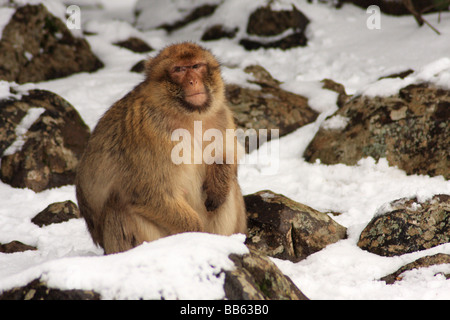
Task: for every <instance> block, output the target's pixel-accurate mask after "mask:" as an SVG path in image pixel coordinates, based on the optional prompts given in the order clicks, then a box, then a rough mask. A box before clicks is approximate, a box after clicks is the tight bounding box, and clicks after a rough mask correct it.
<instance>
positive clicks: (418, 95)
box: [304, 84, 450, 179]
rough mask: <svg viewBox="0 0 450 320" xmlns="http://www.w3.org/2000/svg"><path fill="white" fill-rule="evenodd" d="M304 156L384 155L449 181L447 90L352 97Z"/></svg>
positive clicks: (353, 158) (416, 88) (409, 169)
mask: <svg viewBox="0 0 450 320" xmlns="http://www.w3.org/2000/svg"><path fill="white" fill-rule="evenodd" d="M304 157H305V159H306V160H307V161H309V162H315V161H316V160H317V159H319V160H320V161H321V162H322V163H324V164H337V163H344V164H347V165H355V164H356V163H357V162H358V161H359V160H360V159H361V158H365V157H372V158H374V159H375V160H378V159H380V158H386V159H387V161H388V162H389V164H390V165H391V166H397V167H398V168H400V169H403V170H405V171H406V173H407V174H424V175H430V176H438V175H442V176H444V177H445V178H446V179H448V178H449V177H450V166H449V163H450V90H444V89H440V88H435V87H433V86H431V85H428V84H419V85H410V86H408V87H406V88H403V89H401V90H400V91H399V93H398V94H396V95H393V96H390V97H367V96H359V97H355V98H353V99H351V100H350V101H349V102H347V103H345V104H344V105H343V106H342V107H341V108H340V109H339V110H338V111H337V112H336V113H335V114H334V115H333V116H332V117H330V119H328V120H326V121H325V123H324V125H323V126H322V127H321V128H320V130H319V131H318V133H317V134H316V136H315V137H314V139H313V140H312V141H311V143H310V145H309V146H308V147H307V149H306V150H305V153H304Z"/></svg>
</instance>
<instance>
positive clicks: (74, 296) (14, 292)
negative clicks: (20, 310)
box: [0, 279, 100, 300]
mask: <svg viewBox="0 0 450 320" xmlns="http://www.w3.org/2000/svg"><path fill="white" fill-rule="evenodd" d="M0 300H100V295H99V294H98V293H95V292H93V291H88V290H60V289H54V288H49V287H48V286H47V284H46V283H45V282H41V281H40V280H39V279H36V280H33V281H31V282H30V283H29V284H27V285H26V286H23V287H19V288H14V289H11V290H7V291H5V292H3V293H0Z"/></svg>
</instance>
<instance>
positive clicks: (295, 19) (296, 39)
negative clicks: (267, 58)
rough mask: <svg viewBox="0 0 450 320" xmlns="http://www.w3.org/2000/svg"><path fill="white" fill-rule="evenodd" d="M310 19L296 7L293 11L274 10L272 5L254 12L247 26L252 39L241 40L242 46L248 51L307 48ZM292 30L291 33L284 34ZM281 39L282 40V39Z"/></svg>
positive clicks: (293, 7)
mask: <svg viewBox="0 0 450 320" xmlns="http://www.w3.org/2000/svg"><path fill="white" fill-rule="evenodd" d="M308 23H309V19H308V18H307V17H306V16H305V15H304V14H303V13H302V12H301V11H299V10H298V9H297V8H296V7H295V6H294V5H292V10H273V9H272V8H271V5H270V4H268V5H267V6H265V7H261V8H258V9H256V11H254V12H253V13H252V14H251V15H250V17H249V19H248V24H247V33H248V34H249V35H250V36H252V37H250V38H244V39H241V41H240V44H241V45H242V46H243V47H244V48H245V49H247V50H255V49H259V48H280V49H282V50H286V49H290V48H294V47H299V46H306V44H307V41H308V40H307V38H306V35H305V31H306V27H307V25H308ZM288 30H291V32H290V33H288V34H284V33H285V32H286V31H288ZM280 37H281V38H280Z"/></svg>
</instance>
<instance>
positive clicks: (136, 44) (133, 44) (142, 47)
mask: <svg viewBox="0 0 450 320" xmlns="http://www.w3.org/2000/svg"><path fill="white" fill-rule="evenodd" d="M114 44H115V45H116V46H119V47H122V48H125V49H128V50H131V51H133V52H137V53H146V52H150V51H153V48H152V47H150V46H149V45H148V43H147V42H145V41H144V40H142V39H139V38H136V37H130V38H128V39H126V40H123V41H119V42H116V43H114Z"/></svg>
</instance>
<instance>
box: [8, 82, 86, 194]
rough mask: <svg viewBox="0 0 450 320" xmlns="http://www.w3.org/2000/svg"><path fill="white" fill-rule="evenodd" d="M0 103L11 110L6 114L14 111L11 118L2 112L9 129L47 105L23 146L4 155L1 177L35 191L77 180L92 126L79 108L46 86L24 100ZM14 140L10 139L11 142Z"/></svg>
mask: <svg viewBox="0 0 450 320" xmlns="http://www.w3.org/2000/svg"><path fill="white" fill-rule="evenodd" d="M0 105H1V106H2V109H5V110H8V112H7V114H6V116H7V115H8V114H11V115H14V117H13V118H14V119H13V120H10V119H5V118H3V117H4V114H2V113H0V116H1V117H2V119H1V120H0V122H3V123H8V128H9V129H8V132H11V130H12V128H13V127H14V126H15V125H17V123H18V122H19V121H20V120H21V118H23V117H24V116H25V114H26V112H28V110H30V109H31V108H43V109H45V111H44V112H43V113H42V114H41V115H40V117H39V118H38V119H37V120H36V121H35V122H34V123H33V124H32V126H31V127H30V128H29V129H28V132H26V134H25V135H24V137H23V139H24V140H25V143H24V144H23V146H22V147H21V149H20V150H18V151H16V152H15V153H13V154H10V155H6V156H3V158H2V161H1V171H0V178H1V180H2V181H3V182H5V183H8V184H10V185H11V186H13V187H16V188H30V189H32V190H34V191H35V192H40V191H43V190H45V189H49V188H53V187H60V186H63V185H68V184H73V182H74V178H75V173H76V167H77V164H78V161H79V159H80V158H81V155H82V153H83V151H84V148H85V146H86V144H87V141H88V139H89V128H88V127H87V126H86V124H85V123H84V122H83V120H82V119H81V117H80V115H79V114H78V112H77V111H76V110H75V109H74V108H73V107H72V106H71V105H70V104H69V103H68V102H67V101H65V100H64V99H62V98H61V97H59V96H58V95H56V94H54V93H51V92H49V91H44V90H32V91H29V92H28V95H24V96H23V97H22V99H21V100H16V99H12V100H6V101H1V102H0ZM5 136H8V135H7V134H6V133H5V134H4V133H0V137H2V138H3V137H5ZM14 138H16V137H14ZM12 140H13V139H11V138H8V139H7V141H8V143H9V144H10V143H11V141H12ZM8 143H6V144H5V143H4V142H3V145H8Z"/></svg>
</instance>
